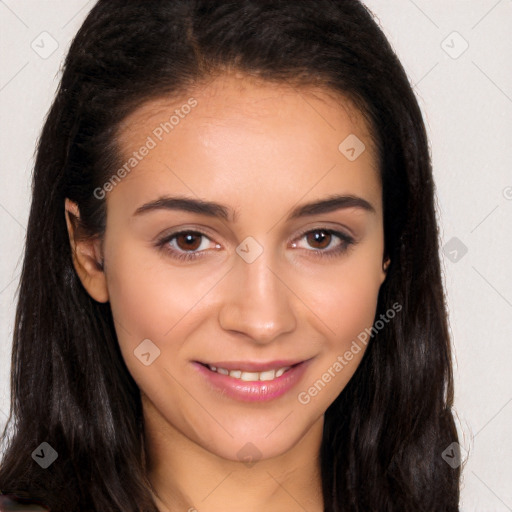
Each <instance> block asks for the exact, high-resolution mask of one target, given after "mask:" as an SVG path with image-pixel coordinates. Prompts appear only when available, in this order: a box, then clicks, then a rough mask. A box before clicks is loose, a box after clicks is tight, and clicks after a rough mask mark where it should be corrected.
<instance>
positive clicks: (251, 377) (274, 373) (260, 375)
mask: <svg viewBox="0 0 512 512" xmlns="http://www.w3.org/2000/svg"><path fill="white" fill-rule="evenodd" d="M207 366H208V368H209V369H210V370H211V371H212V372H217V373H220V374H221V375H228V376H229V377H232V378H234V379H240V380H243V381H245V382H252V381H269V380H274V379H276V378H278V377H281V375H283V374H284V373H285V372H287V371H288V370H290V368H291V366H284V367H282V368H278V369H276V370H266V371H264V372H251V371H244V370H228V369H226V368H217V367H216V366H211V365H207Z"/></svg>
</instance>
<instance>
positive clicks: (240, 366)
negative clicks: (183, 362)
mask: <svg viewBox="0 0 512 512" xmlns="http://www.w3.org/2000/svg"><path fill="white" fill-rule="evenodd" d="M198 362H200V363H201V364H205V365H208V366H215V367H216V368H224V369H226V370H229V371H232V370H245V371H252V372H264V371H267V370H277V369H279V368H285V367H287V366H294V365H296V364H299V363H303V362H304V359H301V360H297V359H279V360H276V361H267V362H259V363H258V362H254V361H217V362H209V363H206V362H202V361H198Z"/></svg>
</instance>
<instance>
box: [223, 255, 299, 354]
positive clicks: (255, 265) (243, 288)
mask: <svg viewBox="0 0 512 512" xmlns="http://www.w3.org/2000/svg"><path fill="white" fill-rule="evenodd" d="M272 267H274V268H272ZM223 294H224V297H223V300H222V306H221V308H220V311H219V323H220V326H221V327H222V329H224V330H225V331H232V332H237V333H241V334H244V335H245V336H247V337H248V338H250V339H251V340H252V342H253V343H257V344H260V345H264V344H268V343H270V342H272V341H273V340H275V339H276V338H278V337H279V336H282V335H283V334H286V333H289V332H292V331H293V330H294V329H295V327H296V315H295V314H294V311H293V304H292V303H291V301H293V298H294V294H293V292H292V291H291V290H290V288H289V287H288V286H287V284H286V280H285V279H283V276H282V275H280V272H279V270H278V269H277V267H276V265H274V264H272V261H271V260H270V258H269V257H267V256H266V251H264V252H263V253H262V254H261V255H260V256H259V257H258V258H257V259H256V260H255V261H253V262H252V263H247V262H246V261H244V260H243V259H242V258H239V257H237V258H236V260H235V263H234V268H233V269H232V270H231V272H230V273H229V278H228V279H227V280H226V282H225V283H224V288H223Z"/></svg>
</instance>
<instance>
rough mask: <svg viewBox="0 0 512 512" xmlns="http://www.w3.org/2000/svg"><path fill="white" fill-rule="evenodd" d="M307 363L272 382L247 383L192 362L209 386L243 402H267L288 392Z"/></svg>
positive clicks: (298, 378) (299, 365)
mask: <svg viewBox="0 0 512 512" xmlns="http://www.w3.org/2000/svg"><path fill="white" fill-rule="evenodd" d="M308 363H309V360H308V361H303V362H302V363H299V364H297V365H295V366H292V368H290V369H289V370H288V371H287V372H285V373H283V375H281V376H280V377H277V378H276V379H273V380H265V381H249V382H246V381H243V380H241V379H235V378H234V377H230V376H229V375H222V374H220V373H217V372H213V371H211V370H210V369H208V368H207V367H206V366H204V365H202V364H200V363H198V362H194V366H195V367H196V368H197V370H198V371H199V372H200V374H201V375H203V376H204V377H205V378H206V380H207V381H208V383H209V384H210V386H212V387H213V388H214V389H215V390H217V391H220V392H221V393H223V394H225V395H227V396H229V397H230V398H234V399H235V400H240V401H243V402H268V401H270V400H274V399H276V398H278V397H280V396H282V395H284V394H285V393H287V392H288V391H290V390H291V389H292V388H293V387H294V386H295V385H296V384H297V383H298V382H299V381H300V379H301V378H302V376H303V375H304V372H305V371H306V367H307V365H308Z"/></svg>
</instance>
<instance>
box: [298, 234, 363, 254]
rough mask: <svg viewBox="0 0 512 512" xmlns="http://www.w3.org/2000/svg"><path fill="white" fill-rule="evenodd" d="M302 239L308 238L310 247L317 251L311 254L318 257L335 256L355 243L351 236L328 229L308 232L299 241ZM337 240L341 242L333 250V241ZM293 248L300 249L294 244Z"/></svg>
mask: <svg viewBox="0 0 512 512" xmlns="http://www.w3.org/2000/svg"><path fill="white" fill-rule="evenodd" d="M302 238H306V241H307V243H308V245H309V246H310V247H313V248H314V249H315V250H314V251H309V252H312V253H313V254H315V255H318V256H335V255H337V254H340V253H342V252H345V250H346V249H347V248H348V247H349V246H350V245H351V244H353V243H354V239H353V238H352V237H351V236H349V235H346V234H345V233H342V232H340V231H335V230H332V229H326V228H317V229H313V230H310V231H306V232H305V233H303V234H302V235H301V236H300V237H299V240H300V239H302ZM336 238H337V239H338V240H340V243H338V244H337V245H334V247H333V248H329V246H331V244H332V242H333V240H334V239H336ZM315 246H316V247H315ZM292 247H298V244H297V243H296V242H294V243H293V244H292Z"/></svg>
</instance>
